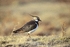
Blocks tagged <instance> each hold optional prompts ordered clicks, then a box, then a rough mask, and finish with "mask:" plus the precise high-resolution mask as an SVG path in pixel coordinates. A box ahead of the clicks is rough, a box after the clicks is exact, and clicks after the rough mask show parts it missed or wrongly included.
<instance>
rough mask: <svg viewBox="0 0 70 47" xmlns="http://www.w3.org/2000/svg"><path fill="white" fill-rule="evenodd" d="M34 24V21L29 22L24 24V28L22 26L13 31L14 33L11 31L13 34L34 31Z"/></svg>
mask: <svg viewBox="0 0 70 47" xmlns="http://www.w3.org/2000/svg"><path fill="white" fill-rule="evenodd" d="M36 26H37V25H36V23H35V21H33V20H32V21H29V22H28V23H26V24H25V25H24V26H22V27H21V28H19V29H17V30H15V31H13V33H18V32H20V31H24V32H28V31H30V30H32V29H34V28H36Z"/></svg>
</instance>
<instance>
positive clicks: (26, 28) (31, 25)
mask: <svg viewBox="0 0 70 47" xmlns="http://www.w3.org/2000/svg"><path fill="white" fill-rule="evenodd" d="M29 15H30V16H31V17H33V19H32V20H30V21H29V22H27V23H26V24H25V25H23V26H22V27H21V28H19V29H17V30H14V31H13V33H19V32H20V31H23V32H27V33H28V35H29V37H30V34H31V33H33V32H34V31H36V30H37V28H38V26H39V21H41V19H40V18H39V17H38V16H33V15H31V14H29Z"/></svg>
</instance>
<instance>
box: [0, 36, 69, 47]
mask: <svg viewBox="0 0 70 47" xmlns="http://www.w3.org/2000/svg"><path fill="white" fill-rule="evenodd" d="M69 44H70V37H57V36H48V37H47V36H32V37H31V38H29V37H28V36H21V35H18V36H4V37H3V36H0V46H1V47H14V46H15V47H26V46H27V47H56V46H57V47H65V46H70V45H69Z"/></svg>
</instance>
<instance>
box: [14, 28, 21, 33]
mask: <svg viewBox="0 0 70 47" xmlns="http://www.w3.org/2000/svg"><path fill="white" fill-rule="evenodd" d="M21 30H22V29H21V28H20V29H17V30H15V31H13V33H18V32H20V31H21Z"/></svg>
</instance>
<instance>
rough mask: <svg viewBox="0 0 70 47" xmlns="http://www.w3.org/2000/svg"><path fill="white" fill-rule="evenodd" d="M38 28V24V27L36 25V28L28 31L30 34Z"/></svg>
mask: <svg viewBox="0 0 70 47" xmlns="http://www.w3.org/2000/svg"><path fill="white" fill-rule="evenodd" d="M36 24H37V23H36ZM37 28H38V25H37V27H36V28H35V29H33V30H31V31H29V32H28V33H29V34H30V33H32V32H34V31H35V30H36V29H37Z"/></svg>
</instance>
